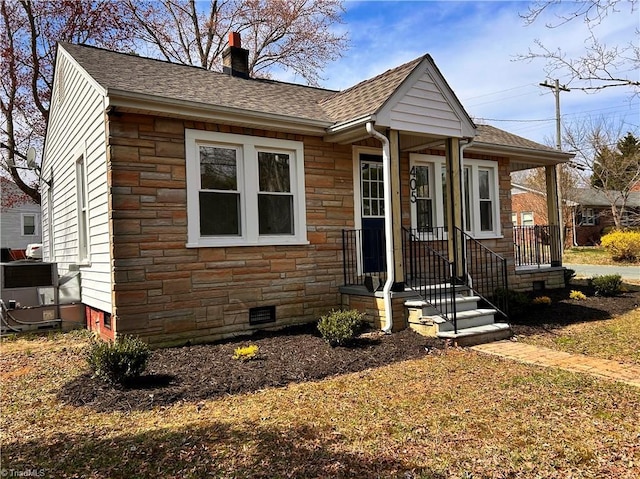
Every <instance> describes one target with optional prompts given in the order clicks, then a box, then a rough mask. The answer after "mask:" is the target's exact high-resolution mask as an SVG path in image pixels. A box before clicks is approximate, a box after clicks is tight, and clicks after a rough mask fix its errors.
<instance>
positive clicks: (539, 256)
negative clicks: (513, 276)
mask: <svg viewBox="0 0 640 479" xmlns="http://www.w3.org/2000/svg"><path fill="white" fill-rule="evenodd" d="M559 231H560V230H559V227H558V226H555V225H536V226H514V227H513V248H514V251H513V254H514V257H515V264H516V266H538V267H541V266H544V265H551V264H555V262H556V261H557V260H559V258H554V257H553V256H554V250H555V251H556V252H559V251H560V235H559ZM556 254H557V253H556Z"/></svg>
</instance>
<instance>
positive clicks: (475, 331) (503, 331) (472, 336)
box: [437, 323, 512, 346]
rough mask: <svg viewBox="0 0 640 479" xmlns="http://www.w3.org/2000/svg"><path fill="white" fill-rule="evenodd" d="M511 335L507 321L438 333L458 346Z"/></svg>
mask: <svg viewBox="0 0 640 479" xmlns="http://www.w3.org/2000/svg"><path fill="white" fill-rule="evenodd" d="M511 335H512V332H511V326H509V325H508V324H507V323H493V324H486V325H484V326H476V327H473V328H465V329H458V332H457V333H454V332H453V331H443V332H440V333H438V334H437V337H438V338H441V339H445V340H449V341H452V342H453V344H454V345H456V346H474V345H476V344H484V343H491V342H493V341H500V340H502V339H507V338H510V337H511Z"/></svg>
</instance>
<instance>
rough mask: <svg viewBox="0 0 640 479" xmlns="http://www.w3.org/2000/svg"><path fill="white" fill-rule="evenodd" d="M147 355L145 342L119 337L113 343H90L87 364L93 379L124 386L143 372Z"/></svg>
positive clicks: (129, 337)
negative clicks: (96, 378)
mask: <svg viewBox="0 0 640 479" xmlns="http://www.w3.org/2000/svg"><path fill="white" fill-rule="evenodd" d="M149 355H150V351H149V347H148V346H147V344H146V343H145V342H143V341H141V340H140V339H138V338H134V337H132V336H120V337H118V338H117V339H116V340H115V341H110V342H106V341H100V340H98V341H94V342H92V343H91V345H90V346H89V350H88V351H87V362H88V363H89V367H90V368H91V370H92V371H93V375H94V377H98V378H100V379H103V380H104V381H107V382H110V383H118V384H126V383H127V382H128V381H131V380H132V379H135V378H137V377H138V376H140V375H141V374H142V373H143V372H144V370H145V368H146V367H147V360H148V359H149Z"/></svg>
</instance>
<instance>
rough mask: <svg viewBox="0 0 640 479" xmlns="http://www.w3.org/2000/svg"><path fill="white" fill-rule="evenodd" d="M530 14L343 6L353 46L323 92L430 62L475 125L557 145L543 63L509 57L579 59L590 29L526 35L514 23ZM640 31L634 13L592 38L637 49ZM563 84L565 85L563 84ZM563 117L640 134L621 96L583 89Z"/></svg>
mask: <svg viewBox="0 0 640 479" xmlns="http://www.w3.org/2000/svg"><path fill="white" fill-rule="evenodd" d="M527 5H528V2H505V1H494V2H488V1H487V2H481V1H475V2H471V1H462V2H453V1H449V2H435V1H397V2H382V1H347V2H346V3H345V7H346V14H345V15H344V22H345V23H344V24H343V25H341V26H340V28H341V29H343V30H344V31H347V32H348V33H349V36H350V39H351V47H350V49H349V50H348V51H347V52H345V55H344V57H343V58H342V59H340V60H339V61H336V62H334V63H332V64H330V65H329V66H328V67H327V68H326V69H325V71H324V73H323V75H322V76H323V78H325V79H326V80H324V81H323V82H322V86H324V87H327V88H334V89H344V88H347V87H349V86H352V85H354V84H355V83H358V82H359V81H362V80H365V79H367V78H370V77H372V76H375V75H377V74H379V73H382V72H384V71H385V70H387V69H389V68H393V67H394V66H397V65H400V64H402V63H404V62H406V61H409V60H412V59H414V58H416V57H418V56H421V55H423V54H425V53H429V54H431V56H432V57H433V59H434V60H435V62H436V64H437V65H438V68H439V69H440V71H441V72H442V73H443V75H444V77H445V78H446V79H447V81H448V82H449V84H450V86H451V87H452V88H453V90H454V91H455V92H456V94H457V96H458V98H459V99H460V100H461V102H462V104H463V105H464V106H465V108H466V109H467V111H468V113H469V114H470V115H471V116H472V117H474V118H485V119H491V121H489V120H487V121H485V122H486V123H489V124H493V125H495V126H497V127H499V128H502V129H504V130H507V131H511V132H513V133H516V134H519V135H521V136H524V137H527V138H530V139H532V140H535V141H538V142H541V143H547V144H548V143H549V142H551V144H553V143H554V142H555V100H554V96H553V93H552V91H551V90H550V89H548V88H543V87H540V86H539V83H540V82H543V81H544V80H545V79H547V78H546V75H545V71H544V67H545V62H544V61H543V60H535V61H531V62H526V61H516V60H515V57H516V56H517V55H518V54H524V53H526V52H527V51H528V49H529V47H533V46H534V40H535V39H540V40H542V41H543V43H545V45H547V46H549V47H550V48H555V47H557V46H559V45H561V46H562V47H563V49H565V50H567V51H568V52H570V53H574V54H575V53H580V52H581V51H582V50H583V48H584V45H583V41H584V38H585V37H586V29H585V27H584V25H583V24H582V23H580V22H575V21H574V22H572V23H570V24H567V25H565V26H564V27H562V28H557V29H548V28H546V27H545V26H544V21H545V20H549V17H547V18H544V19H542V20H543V21H539V22H537V23H536V24H534V25H532V26H524V22H523V20H522V19H521V18H520V17H519V15H518V14H519V13H521V12H524V11H526V8H527ZM639 23H640V16H638V12H634V14H629V12H628V8H627V12H625V13H621V14H616V15H615V17H610V18H608V19H606V20H605V21H604V22H603V23H602V24H601V25H599V27H598V33H599V35H600V38H601V39H602V40H604V41H605V42H606V43H608V44H609V43H610V44H615V43H619V44H625V43H628V42H629V40H631V39H633V38H635V39H636V40H635V41H636V42H637V38H638V37H637V35H635V34H634V31H635V29H637V28H638V26H639ZM634 74H635V75H636V76H637V75H638V72H635V73H634ZM558 76H559V75H558ZM555 77H557V76H554V78H555ZM559 79H560V82H561V83H566V82H567V81H568V80H567V78H562V77H559ZM568 86H569V87H572V86H578V83H572V84H569V85H568ZM581 86H584V85H581ZM561 112H562V115H563V121H567V122H575V121H581V120H583V119H585V118H588V117H591V118H594V117H599V116H602V115H606V116H608V117H609V118H611V119H613V120H615V121H616V122H618V121H624V122H625V131H626V130H631V131H634V132H636V133H637V132H639V131H640V99H639V98H638V97H637V96H636V98H635V99H632V98H631V91H630V90H629V89H627V88H622V87H618V88H610V89H607V90H604V91H602V92H600V93H598V94H587V93H584V92H582V91H580V90H572V91H571V92H568V93H562V94H561ZM545 119H546V120H547V121H523V120H545ZM495 120H518V121H513V122H509V121H495Z"/></svg>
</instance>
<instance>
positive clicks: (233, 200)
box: [42, 35, 572, 344]
mask: <svg viewBox="0 0 640 479" xmlns="http://www.w3.org/2000/svg"><path fill="white" fill-rule="evenodd" d="M230 44H231V45H230V47H229V48H228V49H227V50H226V51H225V53H224V55H223V57H224V58H223V62H224V65H225V73H216V72H211V71H207V70H204V69H201V68H196V67H190V66H183V65H175V64H171V63H167V62H164V61H158V60H151V59H147V58H142V57H139V56H135V55H126V54H120V53H114V52H110V51H106V50H101V49H97V48H93V47H87V46H79V45H70V44H61V45H59V47H58V52H57V59H56V66H55V75H54V87H53V95H52V99H51V113H50V120H49V126H48V131H47V138H46V149H45V153H44V161H43V165H42V171H43V176H44V177H45V178H44V179H45V180H47V181H50V183H51V187H49V186H48V185H47V184H46V183H45V182H43V184H42V188H43V191H42V197H43V214H44V221H43V229H44V256H45V260H49V261H56V262H57V263H58V268H59V270H60V271H61V272H63V273H64V272H65V271H67V270H69V269H77V270H79V271H80V272H81V285H82V301H83V303H84V304H85V305H86V306H87V313H88V325H89V327H90V328H92V329H95V330H97V331H99V333H100V334H101V335H102V336H103V337H113V335H114V333H117V334H135V335H139V336H141V337H143V338H145V340H147V341H149V342H151V343H155V344H177V343H183V344H184V343H185V342H203V341H210V340H215V339H220V338H224V337H229V336H234V335H237V334H241V333H247V332H250V331H253V330H256V329H260V328H273V327H282V326H285V325H289V324H294V323H300V322H309V321H314V320H316V319H317V318H318V317H319V316H320V315H321V314H324V313H326V312H327V311H328V310H330V309H332V308H338V307H341V306H344V307H357V308H360V309H362V310H364V311H366V312H367V313H368V315H369V317H370V318H371V319H372V320H373V321H374V323H375V324H376V325H379V326H381V327H382V326H384V327H385V329H390V328H391V325H392V324H394V325H396V326H397V325H398V324H401V323H402V320H403V318H405V319H406V312H405V311H404V308H403V302H402V301H403V295H405V293H404V290H405V287H406V286H409V285H413V284H415V283H416V282H417V281H418V280H420V278H426V277H427V276H429V275H433V274H435V269H433V270H429V271H427V270H419V269H418V268H417V264H418V262H419V261H420V258H421V257H420V255H418V254H417V253H416V251H418V250H419V251H420V252H426V251H427V247H428V244H431V243H430V242H431V240H433V239H435V236H436V234H437V235H439V238H440V239H443V240H444V242H445V248H444V251H445V253H444V254H445V255H446V254H448V255H449V256H448V259H446V258H445V259H442V261H444V262H445V263H446V264H449V265H450V266H449V267H447V268H445V270H446V271H447V272H450V271H453V272H454V274H455V276H456V278H459V279H460V280H461V281H468V280H469V279H471V278H472V276H473V280H474V285H475V287H477V288H481V286H482V285H483V284H488V285H491V284H496V283H492V282H491V281H492V280H493V278H492V275H493V274H494V273H493V272H492V271H491V270H490V269H488V268H485V269H483V270H482V272H476V271H475V270H474V271H472V269H471V268H470V267H468V264H469V263H468V261H469V260H471V259H472V258H471V257H470V256H469V257H468V258H466V260H465V258H463V256H461V244H462V242H461V241H457V242H456V241H455V240H454V238H457V237H459V238H462V237H463V236H464V238H466V239H465V241H467V242H468V244H471V241H472V240H471V239H470V238H471V237H473V238H475V239H476V240H477V241H476V242H475V243H473V244H475V245H476V247H477V248H480V247H481V246H482V245H484V246H486V247H489V248H491V250H493V252H495V253H499V254H500V255H502V256H503V258H500V257H498V259H499V260H501V261H502V263H501V264H504V265H506V266H505V268H504V272H505V273H506V274H507V275H508V279H509V283H508V284H509V287H513V288H516V289H527V288H529V289H530V288H531V287H532V285H533V283H534V282H538V283H539V282H541V281H542V282H543V283H544V282H545V281H546V284H547V285H548V286H552V285H559V284H561V283H562V281H563V272H562V268H555V269H550V270H549V271H548V272H542V271H538V272H536V274H537V276H535V277H532V276H526V275H520V274H519V273H518V272H516V270H515V266H514V255H513V245H512V239H511V236H512V235H511V230H510V228H511V193H510V190H511V183H510V173H511V172H512V171H517V170H523V169H528V168H533V167H540V166H544V167H546V168H547V169H549V171H550V172H551V171H553V169H554V168H555V166H554V165H556V164H557V163H560V162H563V161H567V160H569V159H570V158H571V157H572V155H570V154H566V153H562V152H558V151H557V150H555V149H553V148H549V147H546V146H543V145H540V144H537V143H535V142H532V141H529V140H526V139H524V138H521V137H518V136H515V135H512V134H509V133H507V132H504V131H502V130H499V129H497V128H493V127H490V126H476V125H475V124H474V123H473V122H472V121H471V119H470V118H469V116H468V115H467V113H466V112H465V110H464V108H463V107H462V105H461V104H460V102H459V101H458V99H457V98H456V96H455V94H454V93H453V91H452V90H451V88H450V87H449V85H448V84H447V83H446V81H445V79H444V78H443V77H442V75H441V73H440V71H439V70H438V69H437V67H436V65H435V64H434V62H433V60H432V58H431V57H430V56H429V55H425V56H423V57H420V58H417V59H415V60H413V61H411V62H408V63H406V64H404V65H401V66H399V67H397V68H394V69H392V70H388V71H386V72H384V73H382V74H381V75H379V76H377V77H375V78H372V79H370V80H367V81H364V82H362V83H359V84H357V85H355V86H353V87H351V88H349V89H347V90H344V91H339V92H338V91H330V90H324V89H321V88H313V87H306V86H300V85H294V84H288V83H281V82H276V81H271V80H259V79H251V78H248V69H247V64H246V58H247V54H248V52H247V51H246V50H244V49H242V48H241V47H240V45H239V38H238V37H237V36H235V35H232V36H231V41H230ZM549 190H550V191H555V187H553V186H552V187H550V189H549ZM551 203H552V204H553V202H551ZM555 208H556V210H555V211H556V215H557V202H556V204H555ZM550 216H551V217H552V218H553V208H552V214H551V215H550ZM556 224H557V220H556ZM445 230H446V231H449V232H454V234H449V235H447V234H446V231H445ZM478 245H480V246H478ZM429 251H430V252H432V250H431V249H429ZM469 251H471V250H469ZM474 251H475V250H474ZM478 251H479V250H478ZM483 252H484V253H486V250H483ZM430 254H432V253H430ZM492 254H493V253H492ZM469 255H471V253H469ZM439 258H440V257H439ZM487 258H488V257H487ZM494 260H497V259H496V255H495V254H494V255H493V256H491V258H490V259H483V260H480V261H479V263H478V264H482V265H485V264H488V263H487V262H488V261H489V262H490V261H494ZM465 261H467V262H465ZM554 262H555V264H556V265H558V264H560V256H559V253H558V251H557V250H556V256H555V257H554ZM450 268H451V269H450ZM465 268H466V270H465ZM427 269H428V268H427ZM421 275H422V276H421ZM505 279H506V278H505ZM378 281H380V283H378ZM363 284H364V285H366V286H367V287H368V289H367V288H365V286H362V285H363ZM378 284H380V285H381V291H373V290H375V289H377V287H378ZM501 284H502V285H503V286H506V283H501Z"/></svg>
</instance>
